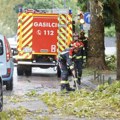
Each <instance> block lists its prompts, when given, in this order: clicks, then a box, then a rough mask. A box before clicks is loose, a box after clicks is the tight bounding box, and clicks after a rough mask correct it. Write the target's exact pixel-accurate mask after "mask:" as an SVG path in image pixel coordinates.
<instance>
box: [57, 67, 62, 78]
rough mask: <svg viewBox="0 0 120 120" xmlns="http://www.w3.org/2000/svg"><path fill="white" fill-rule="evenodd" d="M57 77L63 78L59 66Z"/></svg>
mask: <svg viewBox="0 0 120 120" xmlns="http://www.w3.org/2000/svg"><path fill="white" fill-rule="evenodd" d="M57 77H58V78H60V77H61V71H60V67H59V65H58V66H57Z"/></svg>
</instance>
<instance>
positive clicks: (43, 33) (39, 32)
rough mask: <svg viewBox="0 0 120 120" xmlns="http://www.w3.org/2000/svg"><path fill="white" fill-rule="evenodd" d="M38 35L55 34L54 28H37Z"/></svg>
mask: <svg viewBox="0 0 120 120" xmlns="http://www.w3.org/2000/svg"><path fill="white" fill-rule="evenodd" d="M37 35H48V36H53V35H54V31H53V30H43V31H41V30H37Z"/></svg>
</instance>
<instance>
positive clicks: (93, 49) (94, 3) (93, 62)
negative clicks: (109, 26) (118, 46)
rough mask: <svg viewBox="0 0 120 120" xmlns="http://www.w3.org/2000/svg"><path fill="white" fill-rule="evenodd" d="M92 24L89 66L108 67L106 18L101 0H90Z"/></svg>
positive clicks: (102, 68)
mask: <svg viewBox="0 0 120 120" xmlns="http://www.w3.org/2000/svg"><path fill="white" fill-rule="evenodd" d="M90 13H91V25H90V32H89V44H88V45H89V46H88V60H87V66H88V67H91V68H96V69H99V70H104V69H107V65H106V62H105V52H104V50H105V47H104V18H103V4H102V1H101V0H90Z"/></svg>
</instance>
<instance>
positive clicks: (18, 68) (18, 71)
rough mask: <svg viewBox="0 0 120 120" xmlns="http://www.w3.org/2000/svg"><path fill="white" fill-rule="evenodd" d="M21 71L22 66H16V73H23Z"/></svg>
mask: <svg viewBox="0 0 120 120" xmlns="http://www.w3.org/2000/svg"><path fill="white" fill-rule="evenodd" d="M23 73H24V71H23V68H22V66H17V74H18V75H19V76H21V75H23Z"/></svg>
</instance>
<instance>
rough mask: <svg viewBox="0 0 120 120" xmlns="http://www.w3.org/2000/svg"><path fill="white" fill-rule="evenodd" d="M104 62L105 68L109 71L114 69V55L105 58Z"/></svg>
mask: <svg viewBox="0 0 120 120" xmlns="http://www.w3.org/2000/svg"><path fill="white" fill-rule="evenodd" d="M105 60H106V64H107V66H108V68H109V69H110V70H115V69H116V56H115V55H111V56H106V57H105Z"/></svg>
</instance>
